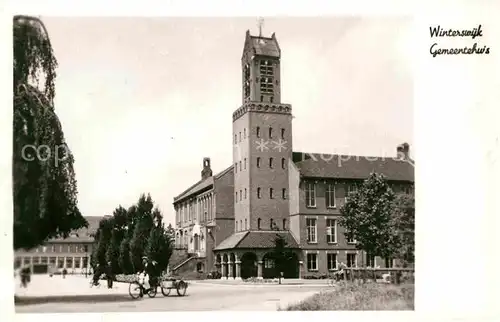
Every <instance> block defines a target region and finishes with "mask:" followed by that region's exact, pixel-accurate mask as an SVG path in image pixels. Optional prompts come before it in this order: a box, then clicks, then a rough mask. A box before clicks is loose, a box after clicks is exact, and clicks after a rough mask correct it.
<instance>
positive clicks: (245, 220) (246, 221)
mask: <svg viewBox="0 0 500 322" xmlns="http://www.w3.org/2000/svg"><path fill="white" fill-rule="evenodd" d="M245 230H247V219H246V218H245Z"/></svg>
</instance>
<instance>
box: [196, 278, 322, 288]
mask: <svg viewBox="0 0 500 322" xmlns="http://www.w3.org/2000/svg"><path fill="white" fill-rule="evenodd" d="M188 282H189V283H192V284H200V285H219V286H233V285H238V286H249V287H255V286H262V287H265V286H281V285H283V286H299V287H300V286H328V280H313V279H311V280H309V279H307V280H306V279H298V278H293V279H282V280H281V285H280V284H278V282H277V281H274V282H272V283H269V282H268V283H264V282H245V281H243V280H234V279H228V280H224V279H213V280H211V279H207V280H193V281H188Z"/></svg>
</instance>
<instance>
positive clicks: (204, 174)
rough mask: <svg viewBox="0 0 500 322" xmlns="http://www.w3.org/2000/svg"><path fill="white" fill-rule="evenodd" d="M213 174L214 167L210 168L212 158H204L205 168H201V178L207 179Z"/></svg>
mask: <svg viewBox="0 0 500 322" xmlns="http://www.w3.org/2000/svg"><path fill="white" fill-rule="evenodd" d="M211 176H212V169H211V168H210V158H203V170H201V179H202V180H205V179H206V178H208V177H211Z"/></svg>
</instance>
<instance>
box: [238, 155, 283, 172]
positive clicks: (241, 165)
mask: <svg viewBox="0 0 500 322" xmlns="http://www.w3.org/2000/svg"><path fill="white" fill-rule="evenodd" d="M238 165H239V169H240V170H239V171H240V172H241V171H242V170H246V169H247V158H244V159H243V162H242V161H239V162H236V163H235V164H234V172H235V173H238ZM261 166H262V159H261V158H260V157H257V168H260V167H261ZM269 168H270V169H274V158H269ZM281 168H282V169H285V168H286V159H285V158H281Z"/></svg>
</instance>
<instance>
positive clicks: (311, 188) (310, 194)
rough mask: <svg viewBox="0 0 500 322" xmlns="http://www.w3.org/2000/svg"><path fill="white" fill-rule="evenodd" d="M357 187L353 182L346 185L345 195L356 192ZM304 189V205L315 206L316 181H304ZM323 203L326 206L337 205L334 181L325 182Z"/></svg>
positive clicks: (333, 206) (332, 206)
mask: <svg viewBox="0 0 500 322" xmlns="http://www.w3.org/2000/svg"><path fill="white" fill-rule="evenodd" d="M357 189H358V188H357V185H355V184H350V185H347V195H349V194H351V193H354V192H356V191H357ZM304 190H305V193H306V206H307V207H316V183H314V182H306V184H305V189H304ZM325 203H326V207H327V208H335V207H337V204H336V198H335V184H334V183H326V184H325Z"/></svg>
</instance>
